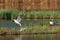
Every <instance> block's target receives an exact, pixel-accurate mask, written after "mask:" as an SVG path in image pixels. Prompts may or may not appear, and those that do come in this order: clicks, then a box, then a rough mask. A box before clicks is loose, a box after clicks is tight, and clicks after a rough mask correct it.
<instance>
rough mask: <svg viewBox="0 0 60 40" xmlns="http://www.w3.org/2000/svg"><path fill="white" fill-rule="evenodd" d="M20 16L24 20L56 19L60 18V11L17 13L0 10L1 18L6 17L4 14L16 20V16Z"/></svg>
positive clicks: (15, 11)
mask: <svg viewBox="0 0 60 40" xmlns="http://www.w3.org/2000/svg"><path fill="white" fill-rule="evenodd" d="M19 13H20V14H22V15H23V17H22V18H23V19H25V18H31V19H32V18H36V17H41V18H43V17H53V18H58V17H60V11H59V10H56V11H51V10H50V11H48V10H45V11H44V10H40V11H23V10H22V11H19V10H0V17H1V18H3V17H5V16H6V14H11V18H12V19H13V18H16V17H17V16H18V15H19Z"/></svg>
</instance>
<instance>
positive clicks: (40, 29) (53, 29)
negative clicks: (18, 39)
mask: <svg viewBox="0 0 60 40" xmlns="http://www.w3.org/2000/svg"><path fill="white" fill-rule="evenodd" d="M25 27H26V29H25V30H23V31H19V30H16V29H11V30H7V29H5V28H0V34H9V35H11V34H13V35H17V34H25V33H38V34H39V33H60V26H49V25H48V26H46V25H44V26H41V25H35V26H32V25H31V26H25ZM25 27H23V28H25Z"/></svg>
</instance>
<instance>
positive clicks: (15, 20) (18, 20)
mask: <svg viewBox="0 0 60 40" xmlns="http://www.w3.org/2000/svg"><path fill="white" fill-rule="evenodd" d="M13 21H14V22H15V23H16V24H18V25H20V27H21V23H20V22H21V17H20V14H19V15H18V17H17V19H14V20H13ZM25 29H26V28H20V31H23V30H25Z"/></svg>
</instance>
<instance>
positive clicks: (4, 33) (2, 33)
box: [0, 32, 60, 35]
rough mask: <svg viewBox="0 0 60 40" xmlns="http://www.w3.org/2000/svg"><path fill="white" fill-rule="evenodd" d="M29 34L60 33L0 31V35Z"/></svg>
mask: <svg viewBox="0 0 60 40" xmlns="http://www.w3.org/2000/svg"><path fill="white" fill-rule="evenodd" d="M30 34H60V32H41V33H31V32H30V33H28V32H26V33H25V32H15V33H13V32H0V35H30Z"/></svg>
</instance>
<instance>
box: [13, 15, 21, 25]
mask: <svg viewBox="0 0 60 40" xmlns="http://www.w3.org/2000/svg"><path fill="white" fill-rule="evenodd" d="M14 22H15V23H16V24H18V25H20V26H21V23H20V22H21V18H20V15H18V17H17V19H14Z"/></svg>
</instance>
